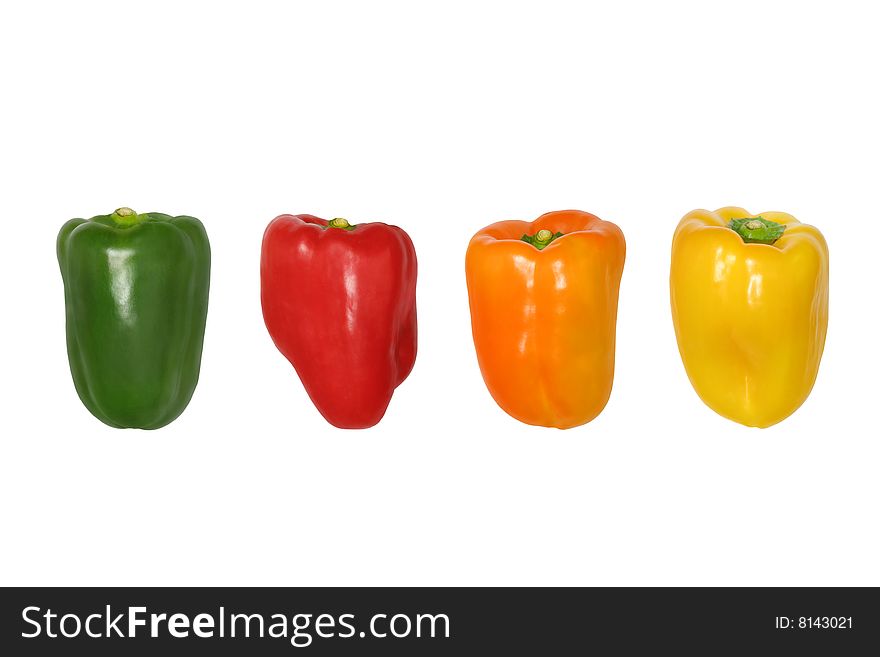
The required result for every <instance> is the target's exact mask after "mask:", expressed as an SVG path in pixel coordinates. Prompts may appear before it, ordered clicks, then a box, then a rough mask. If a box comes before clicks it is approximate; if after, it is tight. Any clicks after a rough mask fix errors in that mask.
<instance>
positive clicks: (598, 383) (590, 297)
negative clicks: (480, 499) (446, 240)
mask: <svg viewBox="0 0 880 657" xmlns="http://www.w3.org/2000/svg"><path fill="white" fill-rule="evenodd" d="M625 255H626V243H625V241H624V238H623V232H622V231H621V230H620V228H618V227H617V226H616V225H614V224H613V223H610V222H608V221H602V220H601V219H599V218H598V217H596V216H594V215H592V214H589V213H587V212H580V211H578V210H564V211H561V212H548V213H547V214H544V215H542V216H541V217H539V218H538V219H537V220H536V221H533V222H531V223H529V222H526V221H500V222H498V223H495V224H492V225H491V226H488V227H487V228H484V229H483V230H481V231H479V232H478V233H477V234H476V235H474V237H473V238H472V239H471V241H470V244H469V245H468V250H467V257H466V261H465V269H466V274H467V286H468V296H469V299H470V309H471V327H472V329H473V335H474V345H475V347H476V351H477V359H478V360H479V363H480V370H481V372H482V374H483V380H484V381H485V382H486V387H487V388H488V389H489V392H490V393H491V395H492V397H493V398H494V399H495V401H496V402H497V403H498V405H499V406H500V407H501V408H502V409H504V410H505V411H506V412H507V413H508V414H510V415H512V416H513V417H515V418H516V419H517V420H520V421H521V422H525V423H526V424H534V425H539V426H544V427H557V428H560V429H568V428H570V427H576V426H578V425H581V424H585V423H587V422H589V421H590V420H592V419H593V418H595V417H596V416H597V415H599V413H600V412H601V411H602V409H603V408H605V404H606V403H607V402H608V398H609V396H610V395H611V384H612V381H613V379H614V340H615V331H616V325H617V296H618V291H619V289H620V277H621V274H622V273H623V261H624V258H625Z"/></svg>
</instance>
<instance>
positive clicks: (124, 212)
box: [110, 208, 140, 227]
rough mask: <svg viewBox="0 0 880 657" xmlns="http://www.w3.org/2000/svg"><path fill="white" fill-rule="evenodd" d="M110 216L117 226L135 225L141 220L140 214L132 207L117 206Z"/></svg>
mask: <svg viewBox="0 0 880 657" xmlns="http://www.w3.org/2000/svg"><path fill="white" fill-rule="evenodd" d="M110 218H111V219H112V220H113V222H114V223H115V224H116V225H117V226H123V227H127V226H134V225H135V224H136V223H138V222H139V221H140V216H139V215H138V213H137V212H135V211H134V210H132V209H131V208H117V209H116V210H114V211H113V214H111V215H110Z"/></svg>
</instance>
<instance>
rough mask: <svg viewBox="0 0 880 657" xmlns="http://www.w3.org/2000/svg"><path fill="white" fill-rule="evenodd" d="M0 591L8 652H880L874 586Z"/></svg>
mask: <svg viewBox="0 0 880 657" xmlns="http://www.w3.org/2000/svg"><path fill="white" fill-rule="evenodd" d="M0 595H2V606H0V614H2V616H0V627H2V635H0V654H3V655H15V656H18V655H68V654H88V655H96V656H100V655H114V656H117V655H136V654H161V655H163V657H164V656H171V655H201V654H205V655H218V654H219V655H226V654H229V655H285V654H286V655H292V654H298V653H304V654H311V655H349V654H350V655H359V654H382V655H464V654H535V655H555V654H574V653H573V652H572V651H578V652H580V653H581V654H586V652H587V651H590V650H594V649H601V650H603V651H608V650H611V651H613V652H615V653H619V654H636V653H637V651H640V652H639V654H653V650H651V651H649V652H648V653H644V650H645V648H646V647H648V648H650V647H653V648H655V649H656V651H657V652H658V653H661V652H662V653H664V654H666V653H669V654H676V655H681V654H697V655H710V654H717V653H718V652H719V651H721V650H724V651H725V652H726V651H729V650H734V651H741V654H794V652H795V651H797V654H827V655H849V654H853V655H855V654H866V652H865V651H866V650H869V651H874V650H877V649H878V647H880V597H878V593H877V590H876V589H869V588H857V589H842V588H822V589H819V588H789V589H769V588H768V589H755V588H736V589H718V588H674V589H658V588H652V589H635V588H630V589H601V588H599V589H577V588H566V589H549V588H531V589H530V588H502V589H497V588H496V589H463V588H439V589H426V588H339V589H313V588H301V589H298V588H270V589H256V588H201V589H185V588H181V589H172V588H136V589H125V588H65V589H62V588H46V589H39V588H30V589H28V588H24V589H3V590H2V592H0ZM463 651H464V652H463ZM481 651H485V652H484V653H481Z"/></svg>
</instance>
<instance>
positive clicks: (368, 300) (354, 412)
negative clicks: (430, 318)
mask: <svg viewBox="0 0 880 657" xmlns="http://www.w3.org/2000/svg"><path fill="white" fill-rule="evenodd" d="M416 275H417V263H416V252H415V248H414V247H413V243H412V241H411V240H410V238H409V236H408V235H407V234H406V233H405V232H404V231H403V230H402V229H400V228H398V227H397V226H389V225H387V224H383V223H364V224H358V225H355V226H352V225H350V224H349V223H348V222H347V221H345V220H344V219H333V220H331V221H330V222H328V221H325V220H324V219H319V218H318V217H315V216H312V215H308V214H301V215H289V214H286V215H281V216H279V217H276V218H275V219H274V220H273V221H272V222H271V223H270V224H269V226H268V227H267V228H266V232H265V234H264V236H263V248H262V258H261V263H260V280H261V286H262V304H263V319H264V320H265V322H266V328H267V329H268V330H269V334H270V335H271V336H272V340H274V342H275V345H276V346H277V347H278V349H279V351H281V353H282V354H284V356H285V357H286V358H287V359H288V360H289V361H290V363H291V364H292V365H293V367H294V369H295V370H296V372H297V374H298V375H299V378H300V380H301V381H302V383H303V385H304V386H305V389H306V392H308V394H309V397H310V398H311V400H312V402H313V403H314V404H315V407H317V409H318V411H319V412H320V413H321V415H323V416H324V418H325V419H326V420H327V421H328V422H329V423H330V424H332V425H334V426H336V427H339V428H341V429H366V428H368V427H372V426H374V425H375V424H377V423H378V422H379V421H380V420H381V419H382V417H383V416H384V415H385V411H386V409H387V408H388V404H389V402H390V401H391V396H392V395H393V394H394V390H395V389H396V388H397V386H399V385H400V384H401V383H402V382H403V380H404V379H406V377H407V376H409V373H410V371H411V370H412V368H413V364H414V363H415V359H416V347H417V333H418V332H417V325H416Z"/></svg>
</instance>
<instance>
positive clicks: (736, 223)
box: [727, 217, 785, 244]
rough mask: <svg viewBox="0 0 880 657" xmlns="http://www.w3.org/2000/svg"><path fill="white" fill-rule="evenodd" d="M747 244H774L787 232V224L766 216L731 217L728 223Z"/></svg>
mask: <svg viewBox="0 0 880 657" xmlns="http://www.w3.org/2000/svg"><path fill="white" fill-rule="evenodd" d="M727 227H728V228H730V230H732V231H733V232H735V233H736V234H737V235H739V236H740V237H741V238H742V240H743V242H745V243H747V244H773V243H774V242H775V241H776V240H778V239H779V238H780V237H782V233H784V232H785V224H780V223H776V222H775V221H770V220H769V219H764V217H746V218H745V219H731V220H730V222H729V223H728V224H727Z"/></svg>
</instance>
